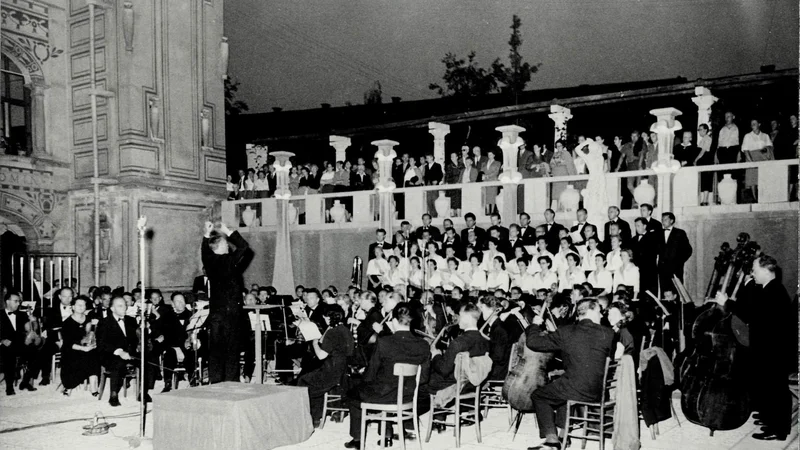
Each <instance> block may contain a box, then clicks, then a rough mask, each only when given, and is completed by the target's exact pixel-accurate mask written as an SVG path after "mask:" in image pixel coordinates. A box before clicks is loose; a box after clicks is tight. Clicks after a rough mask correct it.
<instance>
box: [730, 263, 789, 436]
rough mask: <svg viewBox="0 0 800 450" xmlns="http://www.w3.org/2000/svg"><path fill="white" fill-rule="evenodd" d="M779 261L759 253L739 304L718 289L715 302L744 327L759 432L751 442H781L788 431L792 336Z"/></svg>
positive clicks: (786, 295) (787, 298)
mask: <svg viewBox="0 0 800 450" xmlns="http://www.w3.org/2000/svg"><path fill="white" fill-rule="evenodd" d="M777 270H778V262H777V261H776V260H775V258H773V257H771V256H768V255H765V254H762V255H760V256H759V257H758V258H756V260H755V261H754V262H753V270H752V277H753V281H754V282H755V285H754V286H752V288H751V289H748V291H749V292H746V293H743V295H741V296H740V300H738V301H730V300H729V299H728V296H727V295H726V294H725V293H724V292H722V291H720V292H719V293H718V294H717V296H716V298H715V301H716V302H717V303H718V304H720V305H722V306H724V307H726V309H727V310H728V311H731V312H732V313H733V314H734V315H735V316H736V317H738V318H739V319H741V320H742V321H743V322H744V323H746V324H747V325H748V328H749V331H750V352H749V354H750V355H751V358H752V360H751V364H750V366H751V367H752V368H753V371H752V377H753V379H752V382H751V383H750V386H751V387H752V389H753V391H752V396H751V398H753V399H754V400H755V401H756V403H755V405H754V409H755V410H756V411H758V413H759V415H758V420H757V422H756V424H757V425H761V426H762V429H761V432H760V433H756V434H754V435H753V438H754V439H758V440H764V441H775V440H777V441H783V440H785V439H786V437H787V435H788V434H789V433H790V431H791V426H792V425H791V418H792V397H791V393H790V392H789V374H790V373H792V372H793V371H794V370H795V369H797V366H794V367H791V361H792V345H793V344H792V341H793V340H795V339H796V337H797V329H796V328H794V327H795V325H794V323H793V320H792V317H793V316H796V314H797V311H796V310H793V309H792V301H791V299H790V298H789V294H788V293H787V292H786V288H785V287H784V286H783V284H781V282H780V280H779V279H778V278H777V276H776V271H777Z"/></svg>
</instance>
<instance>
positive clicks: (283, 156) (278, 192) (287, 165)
mask: <svg viewBox="0 0 800 450" xmlns="http://www.w3.org/2000/svg"><path fill="white" fill-rule="evenodd" d="M272 156H274V157H275V162H274V163H273V164H272V167H274V168H275V185H276V186H275V187H276V189H275V198H277V199H279V200H288V199H289V197H291V196H292V192H291V191H290V190H289V169H291V168H292V162H291V161H289V158H291V157H292V156H294V153H292V152H272Z"/></svg>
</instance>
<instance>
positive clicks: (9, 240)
mask: <svg viewBox="0 0 800 450" xmlns="http://www.w3.org/2000/svg"><path fill="white" fill-rule="evenodd" d="M27 250H28V243H27V239H26V238H25V234H23V233H22V229H21V228H20V227H18V226H17V225H15V224H13V223H9V222H6V221H5V219H4V218H3V217H2V216H0V287H2V288H12V287H13V288H18V286H13V284H12V283H13V279H12V276H11V275H12V273H11V258H12V255H14V254H15V253H24V252H26V251H27Z"/></svg>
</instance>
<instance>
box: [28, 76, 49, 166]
mask: <svg viewBox="0 0 800 450" xmlns="http://www.w3.org/2000/svg"><path fill="white" fill-rule="evenodd" d="M27 87H28V88H29V89H30V90H31V119H32V120H31V121H32V122H33V123H32V125H33V126H32V127H31V128H32V129H31V135H32V137H33V139H32V141H33V149H32V150H33V151H32V154H33V155H35V156H42V155H45V154H47V148H46V147H47V144H46V142H47V140H46V135H47V134H46V131H45V130H46V129H45V123H44V108H45V106H44V90H45V89H46V87H47V86H46V85H45V84H44V80H42V79H41V78H33V79H32V80H31V83H30V84H28V85H27Z"/></svg>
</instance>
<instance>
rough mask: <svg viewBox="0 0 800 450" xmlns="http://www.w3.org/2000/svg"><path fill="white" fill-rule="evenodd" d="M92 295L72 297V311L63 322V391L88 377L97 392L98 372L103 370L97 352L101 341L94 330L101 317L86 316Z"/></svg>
mask: <svg viewBox="0 0 800 450" xmlns="http://www.w3.org/2000/svg"><path fill="white" fill-rule="evenodd" d="M88 302H89V299H87V298H86V297H83V296H80V297H76V298H75V299H74V300H72V315H71V316H69V317H67V318H66V320H64V322H63V325H62V326H61V339H62V340H63V345H62V346H61V385H62V386H63V387H64V391H63V394H64V395H69V391H70V390H72V389H74V388H76V387H77V386H79V385H80V384H81V383H83V381H84V380H86V379H87V378H88V379H89V384H90V387H91V390H92V395H93V396H97V395H98V394H97V375H98V374H99V373H100V359H99V357H98V354H97V350H96V348H97V341H96V340H95V336H94V330H95V327H96V326H97V319H89V318H88V317H87V316H86V307H87V304H88Z"/></svg>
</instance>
